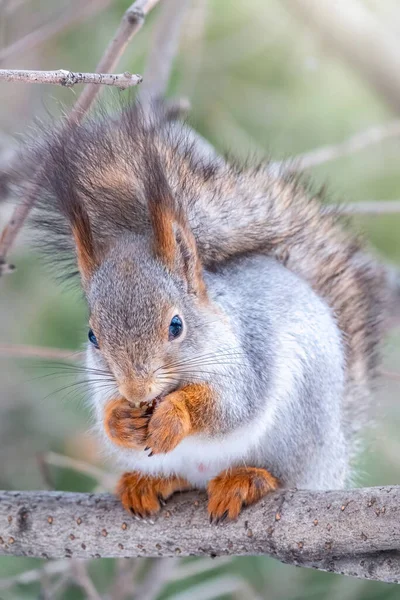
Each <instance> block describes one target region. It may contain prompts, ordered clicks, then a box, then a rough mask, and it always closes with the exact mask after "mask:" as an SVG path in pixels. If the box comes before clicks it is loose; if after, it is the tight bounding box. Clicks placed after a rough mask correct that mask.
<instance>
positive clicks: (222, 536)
mask: <svg viewBox="0 0 400 600" xmlns="http://www.w3.org/2000/svg"><path fill="white" fill-rule="evenodd" d="M399 505H400V487H397V486H392V487H376V488H363V489H351V490H340V491H293V490H285V491H281V492H278V493H275V494H271V495H270V496H269V497H267V498H265V499H264V500H263V501H261V502H259V503H258V504H256V505H254V506H253V507H251V508H248V509H246V510H245V511H244V512H243V514H242V515H241V516H240V517H239V519H238V520H237V521H236V522H225V523H224V524H221V525H219V526H215V525H214V526H211V525H210V524H209V522H208V518H207V512H206V503H205V496H204V494H200V493H193V492H191V493H187V494H181V495H180V496H176V497H174V498H172V499H171V500H170V501H169V503H168V505H167V506H166V507H165V508H164V509H162V511H161V513H160V514H159V515H158V517H157V519H156V521H155V524H154V525H149V524H146V523H143V522H138V521H136V520H133V519H132V518H131V516H130V515H129V514H128V513H126V512H125V511H124V510H123V508H122V507H121V505H120V503H119V501H118V500H117V499H116V498H113V497H112V496H110V495H107V494H103V495H95V494H74V493H62V492H0V554H4V555H14V556H22V555H23V556H32V557H35V556H36V557H45V558H59V557H68V558H99V557H135V556H145V557H146V556H156V557H157V556H177V555H179V556H180V557H183V556H189V555H190V556H209V555H211V556H218V555H254V554H266V555H270V556H273V557H275V558H277V559H279V560H281V561H282V562H285V563H290V564H295V565H298V566H303V567H312V568H316V569H320V570H325V571H331V572H334V573H342V574H346V575H352V576H354V577H362V578H366V579H375V580H379V581H386V582H398V581H399V580H400V521H399V519H398V507H399ZM216 527H217V529H216Z"/></svg>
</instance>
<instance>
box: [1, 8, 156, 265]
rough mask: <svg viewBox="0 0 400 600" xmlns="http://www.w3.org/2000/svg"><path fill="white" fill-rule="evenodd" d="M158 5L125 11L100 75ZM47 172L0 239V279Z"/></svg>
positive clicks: (90, 94) (92, 94)
mask: <svg viewBox="0 0 400 600" xmlns="http://www.w3.org/2000/svg"><path fill="white" fill-rule="evenodd" d="M157 2H158V0H136V2H134V3H133V4H132V5H131V6H130V7H129V8H128V9H127V10H126V12H125V13H124V15H123V17H122V21H121V23H120V25H119V27H118V29H117V31H116V33H115V36H114V37H113V39H112V40H111V42H110V44H109V45H108V47H107V48H106V51H105V52H104V54H103V57H102V58H101V59H100V62H99V63H98V65H97V67H96V72H97V73H107V72H109V71H113V70H114V67H115V65H116V63H117V62H118V60H119V58H120V56H121V55H122V53H123V51H124V50H125V48H126V46H127V44H128V43H129V41H130V40H131V39H132V37H133V36H134V34H135V33H137V32H138V31H139V29H140V28H141V27H142V25H143V23H144V17H145V15H146V14H147V13H148V12H149V11H150V10H151V9H152V8H153V6H155V5H156V4H157ZM98 91H99V86H93V85H90V86H87V87H86V88H85V89H84V91H83V92H82V94H81V95H80V96H79V98H78V100H77V102H76V103H75V105H74V107H73V109H72V111H71V113H70V114H69V116H68V122H69V123H74V124H76V125H78V124H79V123H80V122H81V121H82V119H83V117H84V116H85V114H86V112H87V111H88V110H89V108H90V107H91V105H92V103H93V102H94V99H95V98H96V95H97V93H98ZM44 171H45V166H44V165H42V166H40V167H39V168H38V171H37V174H36V178H35V179H34V181H33V182H32V184H31V186H30V188H29V190H28V191H27V193H26V197H25V200H24V202H22V203H21V204H18V205H17V206H16V207H15V209H14V211H13V213H12V215H11V218H10V221H9V222H8V224H7V225H6V226H5V228H4V229H3V231H2V233H1V235H0V276H1V275H2V274H3V273H4V272H6V271H7V270H8V265H7V264H6V257H7V254H8V252H9V250H10V248H11V246H12V245H13V243H14V241H15V239H16V237H17V235H18V233H19V231H20V229H21V228H22V226H23V224H24V223H25V220H26V218H27V216H28V215H29V213H30V211H31V209H32V207H33V205H34V203H35V200H36V197H37V192H38V182H39V181H40V178H41V177H42V176H43V174H44Z"/></svg>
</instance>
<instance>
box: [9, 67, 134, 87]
mask: <svg viewBox="0 0 400 600" xmlns="http://www.w3.org/2000/svg"><path fill="white" fill-rule="evenodd" d="M0 81H7V82H8V83H10V82H19V83H52V84H54V85H62V86H64V87H73V86H74V85H76V84H79V83H90V84H94V85H112V86H115V87H117V88H120V89H121V90H125V89H127V88H129V87H132V86H134V85H138V84H139V83H142V76H141V75H132V74H131V73H128V71H126V72H125V73H117V74H111V73H73V72H72V71H66V70H65V69H58V70H57V71H25V70H20V69H0Z"/></svg>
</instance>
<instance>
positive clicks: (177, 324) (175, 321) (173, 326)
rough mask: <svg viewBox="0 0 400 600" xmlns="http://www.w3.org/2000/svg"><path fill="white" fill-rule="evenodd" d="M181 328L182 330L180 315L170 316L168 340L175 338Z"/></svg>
mask: <svg viewBox="0 0 400 600" xmlns="http://www.w3.org/2000/svg"><path fill="white" fill-rule="evenodd" d="M182 330H183V323H182V319H181V318H180V317H178V315H175V316H174V317H172V320H171V323H170V324H169V332H168V338H169V339H170V340H174V339H175V338H177V337H179V336H180V335H181V333H182Z"/></svg>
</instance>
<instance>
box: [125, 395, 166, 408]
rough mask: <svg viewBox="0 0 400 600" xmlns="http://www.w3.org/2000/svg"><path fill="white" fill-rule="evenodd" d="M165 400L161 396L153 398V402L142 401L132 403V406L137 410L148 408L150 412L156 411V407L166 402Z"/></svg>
mask: <svg viewBox="0 0 400 600" xmlns="http://www.w3.org/2000/svg"><path fill="white" fill-rule="evenodd" d="M164 398H165V396H162V395H161V394H160V395H159V396H157V397H156V398H153V400H150V401H148V402H147V401H145V400H140V401H138V402H132V405H133V406H134V407H135V408H146V409H147V410H148V411H154V410H155V409H156V407H157V406H158V405H159V404H160V402H162V401H163V400H164Z"/></svg>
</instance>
